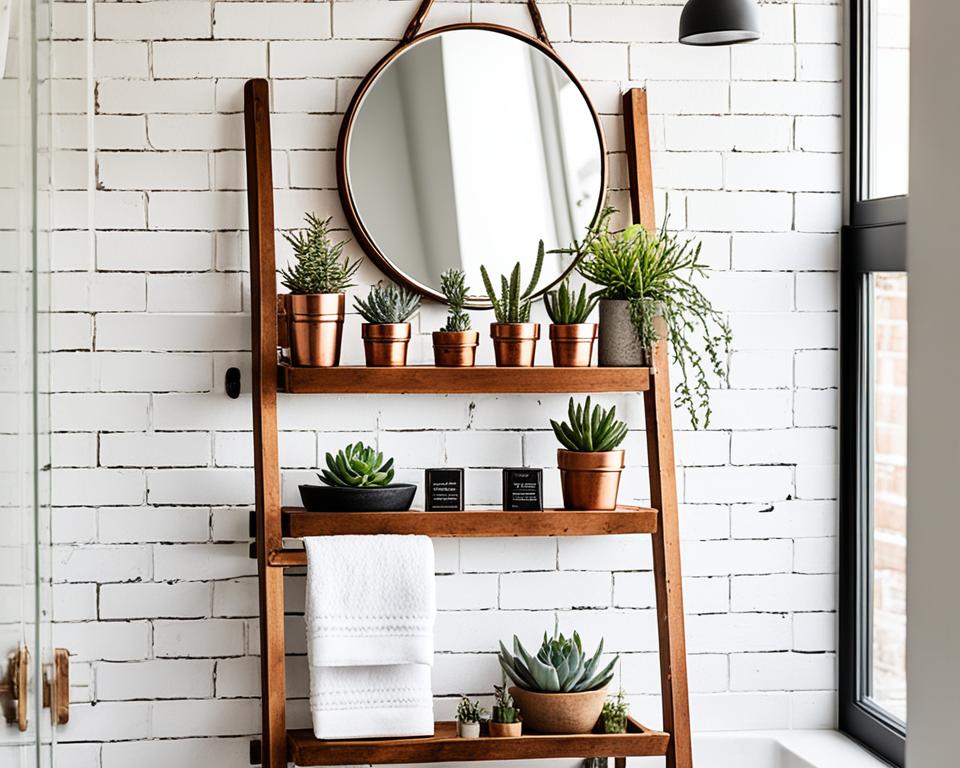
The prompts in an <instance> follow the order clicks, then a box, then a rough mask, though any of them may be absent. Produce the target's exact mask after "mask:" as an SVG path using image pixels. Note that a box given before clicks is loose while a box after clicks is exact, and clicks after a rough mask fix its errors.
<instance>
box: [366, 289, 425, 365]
mask: <svg viewBox="0 0 960 768" xmlns="http://www.w3.org/2000/svg"><path fill="white" fill-rule="evenodd" d="M353 305H354V308H355V309H356V310H357V312H359V313H360V316H361V317H363V319H364V320H366V321H367V322H365V323H364V324H363V325H362V326H361V334H362V336H363V352H364V355H365V356H366V360H367V365H368V366H374V367H397V366H404V365H406V364H407V347H408V346H409V344H410V323H408V322H407V320H409V319H410V318H411V317H412V316H413V315H414V314H416V312H417V310H419V309H420V297H419V296H418V295H417V294H415V293H413V292H412V291H408V290H407V289H406V288H403V287H401V286H399V285H394V284H393V283H389V284H387V285H386V286H384V285H383V283H377V284H376V285H373V286H371V287H370V293H368V294H367V298H366V299H361V298H355V299H354V300H353Z"/></svg>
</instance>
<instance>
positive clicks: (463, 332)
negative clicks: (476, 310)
mask: <svg viewBox="0 0 960 768" xmlns="http://www.w3.org/2000/svg"><path fill="white" fill-rule="evenodd" d="M440 290H441V291H442V292H443V295H444V298H446V300H447V304H448V305H449V306H450V310H449V311H448V312H447V321H446V324H445V325H444V326H443V328H441V329H440V330H439V331H434V332H433V359H434V361H435V362H436V364H437V366H439V367H443V368H469V367H470V366H472V365H474V364H475V363H476V360H477V346H479V344H480V334H479V333H478V332H477V331H474V330H471V329H470V315H468V314H467V312H466V309H465V306H466V303H467V295H468V294H469V292H470V288H469V287H468V286H467V283H466V279H465V276H464V273H463V270H462V269H448V270H447V271H446V272H443V273H441V275H440Z"/></svg>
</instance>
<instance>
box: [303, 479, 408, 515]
mask: <svg viewBox="0 0 960 768" xmlns="http://www.w3.org/2000/svg"><path fill="white" fill-rule="evenodd" d="M416 493H417V486H415V485H413V484H412V483H394V484H393V485H385V486H383V487H381V488H341V487H337V486H332V485H301V486H300V498H301V499H302V500H303V506H304V507H306V509H307V510H309V511H310V512H403V511H404V510H407V509H410V505H411V504H413V497H414V496H415V495H416Z"/></svg>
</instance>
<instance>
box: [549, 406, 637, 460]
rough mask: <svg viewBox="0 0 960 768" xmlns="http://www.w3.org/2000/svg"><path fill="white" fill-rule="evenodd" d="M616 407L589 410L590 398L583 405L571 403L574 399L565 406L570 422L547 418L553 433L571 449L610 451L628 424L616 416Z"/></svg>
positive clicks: (598, 407)
mask: <svg viewBox="0 0 960 768" xmlns="http://www.w3.org/2000/svg"><path fill="white" fill-rule="evenodd" d="M616 415H617V409H616V407H613V408H611V409H610V410H609V411H605V410H603V408H601V407H600V406H599V405H597V406H594V408H593V411H592V412H591V410H590V397H589V396H587V399H586V402H584V403H583V404H582V405H576V406H574V402H573V398H572V397H571V398H570V405H569V407H568V409H567V417H568V418H569V422H566V421H564V422H562V423H559V422H556V421H554V420H553V419H550V425H551V426H552V427H553V433H554V434H555V435H556V436H557V440H559V441H560V442H561V443H562V444H563V447H564V448H566V449H567V450H570V451H589V452H599V451H612V450H613V449H614V448H616V447H617V446H618V445H620V443H622V442H623V440H624V438H626V436H627V425H626V424H624V423H623V422H622V421H617V420H616V419H615V417H616Z"/></svg>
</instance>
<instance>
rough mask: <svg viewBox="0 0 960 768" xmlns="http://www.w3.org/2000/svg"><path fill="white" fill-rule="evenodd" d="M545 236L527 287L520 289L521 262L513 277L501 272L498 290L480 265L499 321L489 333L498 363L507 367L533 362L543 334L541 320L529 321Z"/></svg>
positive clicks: (541, 266)
mask: <svg viewBox="0 0 960 768" xmlns="http://www.w3.org/2000/svg"><path fill="white" fill-rule="evenodd" d="M543 257H544V250H543V240H541V241H540V245H539V247H538V249H537V260H536V262H535V264H534V267H533V275H532V276H531V277H530V282H529V283H528V284H527V287H526V288H525V289H523V290H522V291H521V290H520V285H521V283H520V262H517V263H516V265H515V266H514V268H513V270H512V271H511V272H510V278H509V279H508V278H507V276H506V275H501V276H500V292H499V293H498V292H497V291H496V290H495V289H494V287H493V282H492V281H491V280H490V275H489V274H488V273H487V268H486V267H485V266H482V265H481V267H480V274H481V276H482V277H483V287H484V289H485V290H486V292H487V297H488V298H489V299H490V303H491V304H492V305H493V313H494V315H495V316H496V319H497V322H495V323H491V324H490V336H491V337H492V338H493V353H494V357H495V358H496V361H497V365H499V366H506V367H517V366H532V365H533V361H534V358H535V356H536V352H537V339H539V338H540V324H539V323H531V322H530V307H531V305H532V304H533V292H534V291H535V290H536V288H537V283H538V282H539V280H540V270H541V269H542V268H543Z"/></svg>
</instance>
